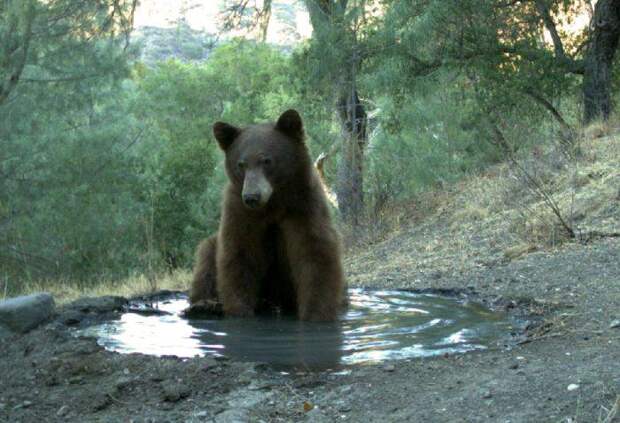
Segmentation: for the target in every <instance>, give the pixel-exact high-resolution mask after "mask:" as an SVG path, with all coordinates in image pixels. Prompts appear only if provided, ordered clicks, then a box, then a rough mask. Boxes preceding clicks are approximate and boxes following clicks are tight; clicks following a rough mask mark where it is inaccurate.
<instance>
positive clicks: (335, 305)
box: [282, 219, 344, 321]
mask: <svg viewBox="0 0 620 423" xmlns="http://www.w3.org/2000/svg"><path fill="white" fill-rule="evenodd" d="M282 229H283V232H284V240H285V246H286V255H287V258H288V262H289V266H290V269H291V274H292V277H293V284H294V286H295V290H296V295H297V314H298V316H299V318H300V319H301V320H311V321H332V320H336V318H337V317H338V313H339V311H340V307H341V304H342V293H343V288H344V277H343V271H342V263H341V259H340V244H339V240H338V235H337V234H336V231H335V230H334V229H333V228H332V227H331V226H330V225H328V224H325V223H324V222H322V224H317V223H314V222H312V220H311V219H310V220H307V219H290V220H287V221H286V222H284V223H283V224H282Z"/></svg>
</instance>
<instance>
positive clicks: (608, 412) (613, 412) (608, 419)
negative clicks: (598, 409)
mask: <svg viewBox="0 0 620 423" xmlns="http://www.w3.org/2000/svg"><path fill="white" fill-rule="evenodd" d="M603 410H604V413H603V415H602V416H601V417H600V418H599V419H598V421H599V422H600V423H612V422H615V421H618V420H616V417H617V416H619V415H620V414H619V413H620V396H619V397H618V398H616V401H615V402H614V404H613V405H612V406H611V407H610V408H609V409H607V408H605V407H603Z"/></svg>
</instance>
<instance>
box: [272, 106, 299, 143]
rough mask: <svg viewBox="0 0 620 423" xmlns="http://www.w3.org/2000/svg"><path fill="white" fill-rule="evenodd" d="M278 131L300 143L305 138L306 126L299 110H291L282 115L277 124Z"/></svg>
mask: <svg viewBox="0 0 620 423" xmlns="http://www.w3.org/2000/svg"><path fill="white" fill-rule="evenodd" d="M276 129H277V130H279V131H281V132H284V133H285V134H286V135H288V136H291V137H293V138H297V139H298V140H300V141H301V140H303V138H304V124H303V123H302V122H301V116H299V113H297V110H293V109H290V110H287V111H286V112H284V113H282V115H280V118H279V119H278V123H276Z"/></svg>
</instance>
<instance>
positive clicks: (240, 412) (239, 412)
mask: <svg viewBox="0 0 620 423" xmlns="http://www.w3.org/2000/svg"><path fill="white" fill-rule="evenodd" d="M249 414H250V413H249V410H247V409H245V408H237V409H234V408H231V409H228V410H225V411H223V412H221V413H220V414H218V415H217V416H215V422H216V423H246V422H248V421H250V419H249V417H250V416H249Z"/></svg>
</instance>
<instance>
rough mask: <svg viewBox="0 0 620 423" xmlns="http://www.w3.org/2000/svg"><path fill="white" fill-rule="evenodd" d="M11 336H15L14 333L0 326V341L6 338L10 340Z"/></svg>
mask: <svg viewBox="0 0 620 423" xmlns="http://www.w3.org/2000/svg"><path fill="white" fill-rule="evenodd" d="M11 335H13V332H11V331H10V330H8V329H6V328H5V327H3V326H0V340H1V339H4V338H8V337H9V336H11Z"/></svg>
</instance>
